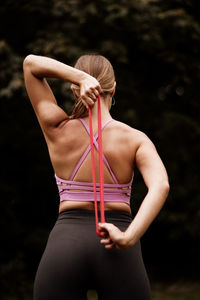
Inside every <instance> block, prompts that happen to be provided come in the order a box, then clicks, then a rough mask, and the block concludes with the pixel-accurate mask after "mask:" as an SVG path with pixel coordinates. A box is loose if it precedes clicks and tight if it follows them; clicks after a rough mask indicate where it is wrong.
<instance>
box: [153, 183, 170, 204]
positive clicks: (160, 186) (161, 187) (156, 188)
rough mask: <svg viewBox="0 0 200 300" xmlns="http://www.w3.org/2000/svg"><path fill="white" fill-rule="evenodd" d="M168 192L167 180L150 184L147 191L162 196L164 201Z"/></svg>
mask: <svg viewBox="0 0 200 300" xmlns="http://www.w3.org/2000/svg"><path fill="white" fill-rule="evenodd" d="M169 190H170V186H169V181H168V180H167V179H163V180H159V181H157V182H156V183H154V184H152V185H151V187H149V191H151V192H152V191H153V192H156V193H158V194H159V195H162V196H163V198H164V199H166V198H167V196H168V194H169Z"/></svg>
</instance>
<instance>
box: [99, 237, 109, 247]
mask: <svg viewBox="0 0 200 300" xmlns="http://www.w3.org/2000/svg"><path fill="white" fill-rule="evenodd" d="M100 243H101V244H103V245H108V244H111V243H112V241H111V239H110V238H107V239H101V241H100Z"/></svg>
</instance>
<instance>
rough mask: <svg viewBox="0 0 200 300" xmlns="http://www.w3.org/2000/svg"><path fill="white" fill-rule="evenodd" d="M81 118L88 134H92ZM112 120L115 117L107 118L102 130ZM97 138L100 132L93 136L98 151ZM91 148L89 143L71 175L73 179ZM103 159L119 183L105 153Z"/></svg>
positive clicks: (115, 180)
mask: <svg viewBox="0 0 200 300" xmlns="http://www.w3.org/2000/svg"><path fill="white" fill-rule="evenodd" d="M79 120H80V121H81V123H82V124H83V126H84V127H85V129H86V131H87V133H88V135H90V130H89V127H88V125H87V123H86V122H85V121H84V120H83V119H79ZM111 121H113V119H109V120H107V121H106V122H105V123H104V124H103V125H102V127H101V130H103V129H104V128H105V126H106V125H107V124H109V123H110V122H111ZM97 138H98V133H96V134H95V136H93V143H94V145H95V147H96V149H97V151H98V150H99V145H98V143H97ZM90 150H91V145H90V144H89V145H88V147H87V149H86V150H85V152H84V153H83V155H82V156H81V158H80V160H79V161H78V163H77V165H76V167H75V168H74V171H73V172H72V175H71V178H70V180H71V181H72V180H73V179H74V177H75V175H76V173H77V172H78V170H79V168H80V166H81V165H82V163H83V161H84V160H85V158H86V157H87V155H88V153H89V152H90ZM103 161H104V163H105V165H106V167H107V168H108V170H109V172H110V174H111V176H112V178H113V180H114V182H115V183H116V184H118V180H117V178H116V176H115V174H114V173H113V171H112V169H111V167H110V165H109V163H108V161H107V159H106V157H105V155H104V154H103Z"/></svg>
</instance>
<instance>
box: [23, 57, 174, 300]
mask: <svg viewBox="0 0 200 300" xmlns="http://www.w3.org/2000/svg"><path fill="white" fill-rule="evenodd" d="M24 76H25V84H26V89H27V92H28V95H29V98H30V100H31V103H32V105H33V108H34V111H35V113H36V115H37V118H38V121H39V123H40V126H41V129H42V131H43V133H44V137H45V140H46V142H47V146H48V150H49V155H50V158H51V162H52V165H53V168H54V170H55V174H56V175H55V176H56V182H57V184H58V189H59V193H60V200H61V202H60V206H59V216H58V220H57V222H56V224H55V226H54V228H53V230H52V231H51V233H50V236H49V239H48V242H47V246H46V249H45V252H44V254H43V257H42V259H41V262H40V265H39V268H38V271H37V275H36V279H35V285H34V299H35V300H46V299H48V300H51V299H52V300H64V299H73V300H76V299H86V294H87V290H88V289H96V290H97V293H98V297H99V300H101V299H102V300H107V299H109V300H110V299H115V300H118V299H134V300H148V299H150V289H149V282H148V278H147V275H146V271H145V267H144V264H143V260H142V255H141V249H140V241H139V240H140V238H141V236H142V235H143V234H144V232H145V231H146V230H147V228H148V227H149V225H150V224H151V223H152V221H153V220H154V219H155V217H156V216H157V214H158V213H159V211H160V209H161V208H162V206H163V204H164V202H165V200H166V197H167V194H168V191H169V184H168V178H167V173H166V170H165V167H164V166H163V163H162V161H161V159H160V157H159V155H158V153H157V151H156V149H155V147H154V145H153V144H152V142H151V141H150V140H149V138H148V137H147V136H146V135H145V134H144V133H142V132H140V131H138V130H136V129H133V128H131V127H129V126H127V125H126V124H124V123H121V122H118V121H116V120H113V119H112V117H111V115H110V108H111V103H112V97H113V95H114V93H115V86H116V82H115V76H114V71H113V68H112V66H111V64H110V62H109V61H108V60H107V59H106V58H105V57H103V56H100V55H84V56H82V57H80V58H79V60H78V61H77V63H76V65H75V67H74V68H73V67H70V66H68V65H66V64H63V63H61V62H58V61H56V60H53V59H51V58H47V57H41V56H35V55H29V56H27V57H26V58H25V60H24ZM45 78H59V79H61V80H65V81H67V82H71V89H72V91H73V94H74V97H75V106H74V110H73V112H72V115H71V116H68V115H67V114H66V112H64V111H63V110H62V109H61V108H60V107H59V106H58V105H57V102H56V99H55V97H54V95H53V93H52V91H51V89H50V87H49V85H48V83H47V81H46V79H45ZM99 94H100V101H101V115H102V125H103V126H102V137H103V153H104V166H103V168H104V198H105V218H106V223H104V224H100V225H99V230H100V232H101V235H102V236H101V238H99V236H97V235H96V233H95V219H94V202H93V192H92V184H91V182H92V172H91V158H90V146H88V145H89V144H90V142H89V129H88V124H89V119H88V107H89V106H90V107H91V114H92V121H93V134H94V135H95V134H96V132H97V126H98V125H97V113H98V112H97V103H96V100H97V97H98V95H99ZM96 141H98V136H97V135H96V136H95V141H94V144H95V147H96V148H95V160H96V163H97V159H98V145H97V142H96ZM134 166H137V168H138V169H139V171H140V172H141V174H142V176H143V179H144V182H145V184H146V186H147V188H148V192H147V195H146V197H145V198H144V200H143V201H142V204H141V206H140V208H139V210H138V212H137V214H136V216H135V218H134V219H132V216H131V209H130V203H129V202H130V191H131V183H132V176H133V168H134ZM97 173H98V172H96V176H97V183H98V182H99V178H98V174H97ZM97 194H98V195H97V196H98V199H99V185H98V184H97ZM122 250H124V251H122Z"/></svg>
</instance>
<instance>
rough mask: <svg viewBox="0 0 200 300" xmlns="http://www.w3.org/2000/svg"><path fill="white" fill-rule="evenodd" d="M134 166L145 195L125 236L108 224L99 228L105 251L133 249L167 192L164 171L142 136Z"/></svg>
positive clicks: (146, 140)
mask: <svg viewBox="0 0 200 300" xmlns="http://www.w3.org/2000/svg"><path fill="white" fill-rule="evenodd" d="M136 165H137V167H138V169H139V171H140V173H141V174H142V176H143V179H144V182H145V184H146V186H147V188H148V192H147V194H146V196H145V198H144V200H143V201H142V204H141V206H140V208H139V210H138V212H137V214H136V216H135V218H134V219H133V221H132V223H131V224H130V225H129V227H128V228H127V230H126V231H125V232H121V231H120V230H119V229H118V228H116V227H115V226H114V225H112V224H102V225H100V229H101V230H103V229H104V230H106V231H107V232H108V233H109V236H108V237H106V238H104V239H102V240H101V243H102V244H104V245H105V247H106V248H108V249H109V248H112V247H114V246H115V247H116V248H118V249H126V248H129V247H132V246H133V245H135V244H136V243H137V241H138V240H139V239H140V238H141V237H142V235H143V234H144V233H145V232H146V230H147V229H148V227H149V226H150V224H151V223H152V222H153V220H154V219H155V218H156V216H157V215H158V213H159V212H160V210H161V208H162V206H163V204H164V202H165V200H166V198H167V195H168V192H169V182H168V176H167V172H166V169H165V167H164V165H163V163H162V161H161V159H160V157H159V155H158V153H157V151H156V149H155V147H154V145H153V143H152V142H151V141H150V140H149V139H148V138H147V137H146V136H145V135H144V138H143V141H142V142H141V144H140V146H139V148H138V150H137V152H136Z"/></svg>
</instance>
